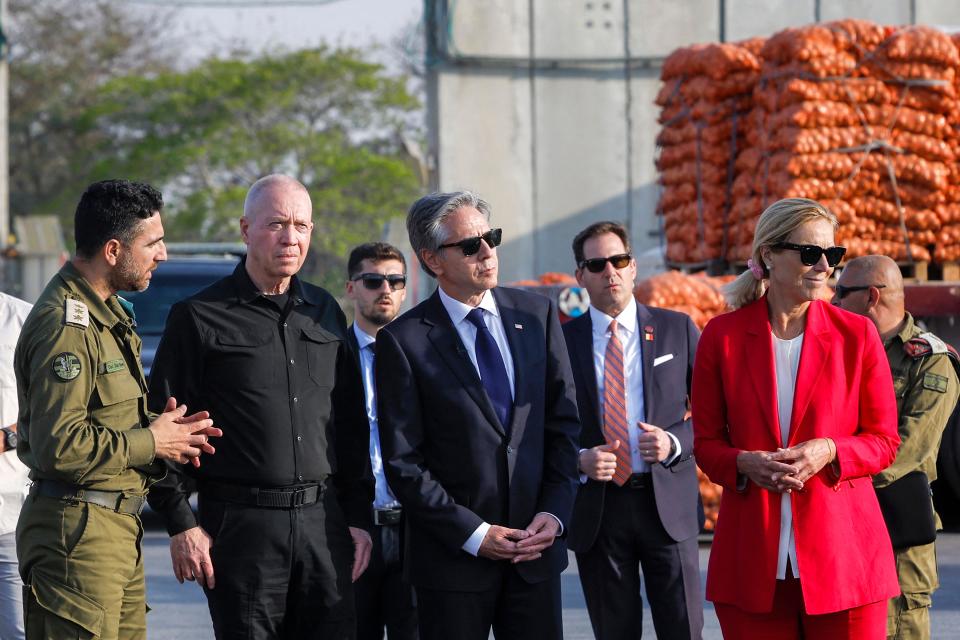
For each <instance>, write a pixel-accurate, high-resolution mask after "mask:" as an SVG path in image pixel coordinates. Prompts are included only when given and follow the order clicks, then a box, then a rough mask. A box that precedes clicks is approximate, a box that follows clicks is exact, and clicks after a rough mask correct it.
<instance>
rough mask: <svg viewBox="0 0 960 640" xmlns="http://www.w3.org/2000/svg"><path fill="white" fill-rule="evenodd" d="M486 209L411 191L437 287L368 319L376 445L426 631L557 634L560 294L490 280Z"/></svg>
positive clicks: (493, 276)
mask: <svg viewBox="0 0 960 640" xmlns="http://www.w3.org/2000/svg"><path fill="white" fill-rule="evenodd" d="M489 214H490V210H489V207H488V205H487V203H486V202H484V201H483V200H481V199H480V198H479V197H477V196H476V195H475V194H473V193H470V192H457V193H434V194H431V195H428V196H425V197H423V198H421V199H420V200H418V201H417V202H415V203H414V204H413V206H412V207H411V208H410V212H409V214H408V216H407V231H408V233H409V236H410V244H411V245H412V246H413V249H414V251H415V252H416V255H417V258H418V259H419V260H420V264H421V266H422V267H423V268H424V271H426V272H427V273H428V274H430V275H431V276H434V277H436V279H437V281H438V283H439V289H438V291H436V292H435V293H434V294H433V295H432V296H431V297H430V298H428V299H427V300H426V301H424V302H422V303H421V304H419V305H417V306H416V307H415V308H414V309H412V310H411V311H409V312H407V313H405V314H404V315H402V316H400V317H399V318H398V319H396V320H395V321H393V322H392V323H390V324H389V325H387V326H386V327H384V328H383V329H382V330H381V331H380V332H379V333H378V334H377V363H378V364H377V395H378V396H379V406H378V415H379V416H380V427H381V429H380V437H381V445H382V446H383V454H384V461H385V467H386V471H387V480H388V481H389V483H390V486H391V488H392V489H393V490H394V493H395V494H396V496H397V498H399V499H400V502H401V503H402V504H403V510H404V517H405V519H406V531H405V535H406V539H405V540H406V548H405V550H404V553H405V557H404V570H405V573H406V575H407V576H408V577H409V579H410V581H411V582H412V583H413V585H414V587H415V589H416V593H417V605H418V615H419V619H420V635H421V637H422V638H424V639H425V640H433V639H436V640H441V639H443V640H448V639H449V638H457V640H474V639H475V640H486V638H487V637H488V634H489V632H490V628H491V626H492V628H493V631H494V634H495V635H496V637H498V638H521V637H528V638H537V639H538V640H539V639H553V638H562V636H563V632H562V625H561V619H560V611H561V609H560V572H561V571H562V570H563V569H564V567H566V565H567V552H566V546H565V544H564V543H563V540H562V539H561V538H560V536H562V534H563V532H564V531H565V529H566V525H567V519H568V517H569V515H570V512H571V509H572V507H573V500H574V496H575V494H576V483H577V437H578V433H579V429H580V425H579V422H578V420H577V407H576V400H575V397H576V392H575V390H574V387H573V378H572V375H571V373H570V363H569V360H568V357H567V349H566V344H565V343H564V341H563V338H562V331H561V329H560V323H559V320H558V318H557V312H556V310H555V308H554V304H553V302H552V301H550V300H548V299H547V298H545V297H542V296H538V295H535V294H530V293H526V292H521V291H516V290H512V289H503V288H497V286H496V285H497V253H496V247H497V245H499V244H500V238H501V233H500V230H499V229H491V228H490V225H489V223H488V218H489Z"/></svg>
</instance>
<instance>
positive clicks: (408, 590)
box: [354, 524, 417, 640]
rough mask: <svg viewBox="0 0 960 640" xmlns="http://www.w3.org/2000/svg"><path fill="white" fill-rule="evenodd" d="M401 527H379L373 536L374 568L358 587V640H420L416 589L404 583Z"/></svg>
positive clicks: (367, 572) (368, 568)
mask: <svg viewBox="0 0 960 640" xmlns="http://www.w3.org/2000/svg"><path fill="white" fill-rule="evenodd" d="M400 531H401V527H400V525H398V524H389V525H383V526H375V527H374V528H373V530H372V531H371V532H370V533H371V537H372V538H373V551H372V553H371V554H370V565H369V566H368V567H367V570H366V571H364V572H363V575H362V576H360V579H359V580H357V582H356V584H354V592H355V594H356V601H357V638H358V639H359V640H381V638H383V630H384V627H386V630H387V638H388V640H416V639H417V604H416V597H415V596H414V593H413V587H412V586H410V583H409V582H406V581H405V580H404V579H403V566H402V563H401V562H400V549H401V546H400V545H401V542H400Z"/></svg>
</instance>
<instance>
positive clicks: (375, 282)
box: [350, 273, 407, 291]
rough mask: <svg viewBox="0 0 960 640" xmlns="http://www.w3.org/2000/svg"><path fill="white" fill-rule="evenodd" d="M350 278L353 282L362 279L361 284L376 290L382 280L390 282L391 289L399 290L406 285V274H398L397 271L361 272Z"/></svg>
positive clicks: (381, 283) (381, 284) (380, 285)
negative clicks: (384, 272) (388, 272)
mask: <svg viewBox="0 0 960 640" xmlns="http://www.w3.org/2000/svg"><path fill="white" fill-rule="evenodd" d="M350 279H351V280H352V281H353V282H356V281H357V280H362V281H363V286H365V287H366V288H367V289H370V290H371V291H376V290H377V289H379V288H380V287H382V286H383V281H384V280H386V281H387V282H389V283H390V290H391V291H399V290H400V289H403V288H405V287H406V286H407V276H403V275H400V274H399V273H392V274H390V275H384V274H382V273H361V274H360V275H358V276H354V277H353V278H350Z"/></svg>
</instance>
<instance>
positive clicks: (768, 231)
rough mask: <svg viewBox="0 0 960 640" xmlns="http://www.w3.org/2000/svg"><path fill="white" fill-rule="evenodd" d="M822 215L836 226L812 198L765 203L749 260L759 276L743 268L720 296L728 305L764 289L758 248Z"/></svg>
mask: <svg viewBox="0 0 960 640" xmlns="http://www.w3.org/2000/svg"><path fill="white" fill-rule="evenodd" d="M817 219H823V220H826V221H827V222H829V223H830V224H831V225H833V229H834V231H836V230H837V228H838V226H839V225H838V223H837V217H836V216H835V215H833V213H832V212H831V211H830V210H829V209H827V208H826V207H825V206H823V205H822V204H820V203H819V202H817V201H816V200H808V199H807V198H784V199H783V200H777V201H776V202H774V203H773V204H772V205H770V206H769V207H767V209H766V211H764V212H763V213H762V214H761V215H760V219H759V220H757V228H756V230H755V231H754V233H753V253H752V257H753V262H754V263H755V264H756V265H759V267H760V268H761V269H763V280H757V279H756V278H755V277H754V275H753V273H752V272H751V271H750V270H749V269H747V270H746V271H744V272H743V273H741V274H740V275H739V276H737V279H736V280H734V281H733V282H731V283H730V284H728V285H727V286H725V287H724V288H723V297H724V298H726V300H727V304H728V305H729V306H730V308H731V309H739V308H740V307H743V306H746V305H748V304H750V303H751V302H753V301H754V300H758V299H760V297H761V296H762V295H763V294H764V293H765V292H766V290H767V284H766V282H765V281H766V280H767V278H769V277H770V272H769V271H768V270H767V265H765V264H764V262H763V258H762V257H761V256H760V250H761V249H763V248H764V247H770V246H773V245H775V244H777V243H778V242H784V241H786V239H787V238H789V237H790V234H791V233H793V232H794V231H796V230H797V229H798V228H799V227H801V226H803V225H804V224H806V223H807V222H810V221H811V220H817Z"/></svg>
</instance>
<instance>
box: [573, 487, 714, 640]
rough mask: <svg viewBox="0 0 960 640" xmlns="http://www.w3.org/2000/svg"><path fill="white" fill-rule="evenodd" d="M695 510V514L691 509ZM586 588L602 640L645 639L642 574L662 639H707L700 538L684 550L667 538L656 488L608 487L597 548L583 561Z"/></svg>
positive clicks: (691, 540)
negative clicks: (657, 500) (704, 622)
mask: <svg viewBox="0 0 960 640" xmlns="http://www.w3.org/2000/svg"><path fill="white" fill-rule="evenodd" d="M688 508H690V509H693V508H694V506H693V505H692V504H691V505H689V507H688ZM577 567H578V569H579V572H580V583H581V584H582V585H583V593H584V599H585V600H586V603H587V611H588V612H589V614H590V624H591V625H592V626H593V632H594V635H595V636H596V637H597V639H598V640H632V639H636V638H640V637H641V634H642V633H643V601H642V599H641V597H640V568H642V569H643V578H644V579H645V580H646V583H647V598H648V600H649V601H650V610H651V614H652V616H653V625H654V628H655V629H656V632H657V638H660V639H661V640H669V639H676V640H690V639H694V640H696V639H699V638H700V637H701V633H702V631H703V600H702V598H701V595H700V594H701V590H700V556H699V551H698V548H697V537H696V535H694V536H691V537H690V538H688V539H686V540H681V541H680V542H677V541H675V540H674V539H673V538H671V537H670V536H669V534H667V532H666V530H664V528H663V525H662V524H661V523H660V516H659V514H658V512H657V503H656V497H655V496H654V493H653V488H652V487H648V488H644V489H630V488H625V487H619V486H617V485H615V484H613V483H610V484H609V485H608V486H607V487H606V489H605V496H604V505H603V516H602V518H601V522H600V529H599V532H598V533H597V539H596V540H595V541H594V543H593V547H591V548H590V550H589V551H587V552H585V553H578V554H577Z"/></svg>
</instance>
